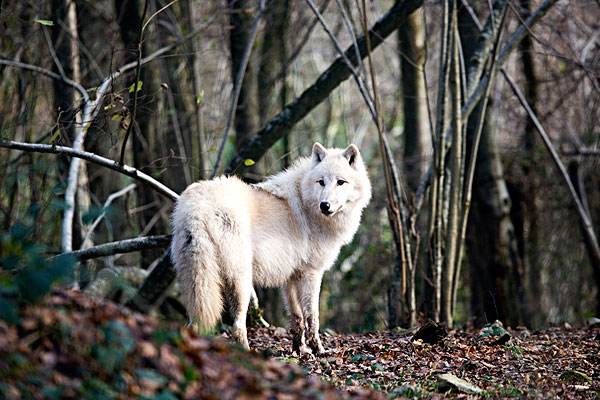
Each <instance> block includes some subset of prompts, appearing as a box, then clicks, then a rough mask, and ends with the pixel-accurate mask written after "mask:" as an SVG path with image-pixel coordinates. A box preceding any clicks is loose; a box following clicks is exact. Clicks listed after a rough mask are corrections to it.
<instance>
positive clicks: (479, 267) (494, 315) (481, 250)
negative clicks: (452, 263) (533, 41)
mask: <svg viewBox="0 0 600 400" xmlns="http://www.w3.org/2000/svg"><path fill="white" fill-rule="evenodd" d="M495 9H500V8H499V7H496V8H495ZM459 21H460V22H459V30H460V37H461V43H462V49H463V53H464V59H465V60H466V61H467V62H468V64H467V66H466V68H467V70H468V71H469V74H470V75H477V72H476V71H478V70H479V65H476V64H472V63H473V62H481V60H479V59H477V58H476V57H474V53H475V51H476V49H477V47H478V43H477V41H478V38H479V37H480V33H479V31H478V29H477V28H476V26H475V24H474V23H473V21H472V19H471V17H470V16H469V15H468V14H467V11H466V10H464V9H463V8H461V10H460V13H459ZM481 67H482V65H481ZM471 71H473V72H472V73H471ZM472 79H473V78H471V77H469V87H471V86H472V85H474V82H472ZM481 106H482V101H481V100H480V102H479V103H478V106H477V108H476V109H475V111H474V112H473V113H472V115H471V117H470V118H469V121H468V123H467V147H466V148H467V150H470V149H471V146H472V142H473V140H474V138H475V135H476V128H477V120H478V117H479V115H480V113H481ZM493 118H494V116H493V103H492V102H491V99H490V101H489V103H488V107H487V111H486V116H485V121H484V125H483V131H482V135H481V143H480V146H479V153H478V155H477V159H476V167H475V176H474V181H473V200H472V202H473V204H472V207H471V214H470V218H469V221H468V225H467V232H468V233H467V247H468V256H469V257H468V259H469V267H470V277H471V279H470V285H471V314H472V315H473V316H474V318H475V322H476V323H477V324H481V323H485V322H493V321H495V320H496V319H498V320H501V321H502V322H504V323H508V324H509V325H517V324H520V323H522V322H523V318H524V312H523V307H524V306H525V302H524V301H525V300H524V295H525V292H524V288H523V261H522V259H521V258H520V257H519V252H518V248H517V242H516V237H515V229H514V226H513V223H512V220H511V218H510V216H511V200H510V196H509V193H508V188H507V185H506V181H505V179H504V168H503V166H502V160H501V157H500V153H499V151H498V145H497V142H496V130H495V126H494V124H493ZM470 158H471V154H469V152H467V156H466V159H470Z"/></svg>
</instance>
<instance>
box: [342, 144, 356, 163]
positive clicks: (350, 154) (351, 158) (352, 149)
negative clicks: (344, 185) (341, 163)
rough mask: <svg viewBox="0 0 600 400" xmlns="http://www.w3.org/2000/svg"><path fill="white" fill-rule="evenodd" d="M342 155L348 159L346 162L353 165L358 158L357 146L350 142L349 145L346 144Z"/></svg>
mask: <svg viewBox="0 0 600 400" xmlns="http://www.w3.org/2000/svg"><path fill="white" fill-rule="evenodd" d="M343 154H344V157H346V160H348V164H350V166H352V167H354V166H355V164H356V161H357V160H358V159H359V158H360V152H359V151H358V147H356V145H355V144H351V145H350V146H348V147H347V148H346V150H344V153H343Z"/></svg>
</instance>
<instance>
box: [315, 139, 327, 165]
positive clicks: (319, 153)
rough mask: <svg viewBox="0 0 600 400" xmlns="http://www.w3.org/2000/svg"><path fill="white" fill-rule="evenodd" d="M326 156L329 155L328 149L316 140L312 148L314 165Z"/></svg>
mask: <svg viewBox="0 0 600 400" xmlns="http://www.w3.org/2000/svg"><path fill="white" fill-rule="evenodd" d="M325 157H327V149H326V148H325V147H323V146H322V145H321V143H319V142H316V143H315V144H314V145H313V148H312V163H313V165H315V164H318V163H320V162H321V161H323V159H324V158H325Z"/></svg>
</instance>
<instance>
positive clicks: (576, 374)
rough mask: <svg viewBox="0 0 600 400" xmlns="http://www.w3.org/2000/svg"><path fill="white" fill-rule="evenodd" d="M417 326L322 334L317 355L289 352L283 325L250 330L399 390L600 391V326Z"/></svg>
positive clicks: (320, 369) (313, 361)
mask: <svg viewBox="0 0 600 400" xmlns="http://www.w3.org/2000/svg"><path fill="white" fill-rule="evenodd" d="M413 334H414V331H406V332H404V333H401V332H397V333H395V332H375V333H365V334H352V335H327V334H326V335H322V339H323V344H324V346H325V348H326V349H328V353H329V354H328V355H327V356H325V357H321V358H318V359H317V358H315V357H312V356H309V355H308V356H307V355H303V356H302V357H300V358H297V357H293V356H290V349H291V339H290V337H289V336H288V334H287V333H286V332H285V331H284V330H283V329H282V328H269V329H264V328H261V329H254V330H252V331H251V332H250V334H249V336H250V339H251V341H250V342H251V344H250V346H251V347H253V348H255V349H257V350H259V351H263V352H265V353H266V354H268V355H271V356H273V357H274V358H276V359H279V360H281V361H284V362H287V363H295V364H298V365H300V366H301V367H302V368H303V369H305V371H306V372H307V373H308V374H309V375H317V376H319V377H320V378H321V379H322V380H324V381H326V382H329V383H331V384H332V385H334V386H336V387H339V388H344V387H353V388H354V387H356V386H362V387H366V388H370V389H373V390H376V391H379V392H384V393H385V394H386V395H387V396H388V397H392V398H396V397H401V398H404V397H407V398H440V397H443V398H445V397H451V398H511V397H516V398H525V397H526V398H540V399H550V398H559V399H570V398H573V399H576V398H577V399H581V398H589V399H598V398H600V327H599V328H584V329H571V328H566V327H562V328H553V329H547V330H543V331H529V330H526V329H521V330H508V331H505V330H504V329H503V328H502V327H501V326H499V325H493V326H491V327H488V328H485V329H483V330H478V331H473V332H464V331H450V332H449V334H448V336H446V337H445V338H443V339H441V340H440V341H439V343H437V344H427V343H423V341H422V340H421V339H417V340H413ZM444 374H446V375H444ZM447 374H451V375H450V376H449V375H447ZM455 378H460V379H459V380H458V381H457V382H454V381H456V379H455ZM461 380H462V381H461Z"/></svg>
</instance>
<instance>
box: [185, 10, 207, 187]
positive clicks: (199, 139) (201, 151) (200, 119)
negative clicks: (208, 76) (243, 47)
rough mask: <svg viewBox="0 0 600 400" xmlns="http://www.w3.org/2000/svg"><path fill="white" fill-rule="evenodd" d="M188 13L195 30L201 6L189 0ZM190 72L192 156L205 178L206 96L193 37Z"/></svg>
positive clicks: (195, 40)
mask: <svg viewBox="0 0 600 400" xmlns="http://www.w3.org/2000/svg"><path fill="white" fill-rule="evenodd" d="M187 15H188V17H189V20H188V27H189V30H190V32H193V31H194V29H195V27H196V26H197V24H199V22H200V21H201V18H202V15H201V13H200V7H198V6H194V4H193V1H192V0H187ZM189 47H190V50H191V54H190V70H191V71H190V73H191V75H192V80H193V84H194V86H193V90H194V99H193V104H194V119H195V122H196V130H195V132H194V137H195V140H194V137H192V149H195V151H193V154H192V156H193V157H194V160H193V161H194V162H197V165H198V178H199V179H204V178H206V177H207V176H208V175H209V172H210V166H209V163H208V146H207V143H206V135H205V132H204V96H203V90H202V68H201V67H202V59H201V57H200V54H199V53H200V46H199V45H198V39H192V41H191V42H190V46H189Z"/></svg>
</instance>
